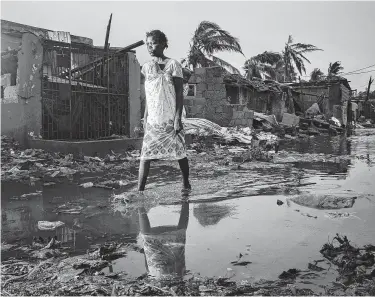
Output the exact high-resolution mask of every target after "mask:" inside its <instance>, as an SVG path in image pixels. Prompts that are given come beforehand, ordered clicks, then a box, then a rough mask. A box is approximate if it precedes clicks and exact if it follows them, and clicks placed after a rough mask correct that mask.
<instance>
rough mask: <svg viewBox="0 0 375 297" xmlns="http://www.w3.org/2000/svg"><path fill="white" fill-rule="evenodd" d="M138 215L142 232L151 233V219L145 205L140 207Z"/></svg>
mask: <svg viewBox="0 0 375 297" xmlns="http://www.w3.org/2000/svg"><path fill="white" fill-rule="evenodd" d="M138 217H139V227H140V229H141V233H143V234H150V231H151V226H150V221H149V219H148V216H147V211H146V209H145V208H144V207H140V208H138Z"/></svg>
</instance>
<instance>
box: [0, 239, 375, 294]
mask: <svg viewBox="0 0 375 297" xmlns="http://www.w3.org/2000/svg"><path fill="white" fill-rule="evenodd" d="M131 250H134V251H135V250H136V251H138V252H141V253H142V252H143V251H142V250H139V249H137V248H136V245H134V246H130V245H121V244H116V243H107V244H104V245H100V246H97V247H93V249H92V250H91V251H88V253H87V254H86V255H82V256H74V257H68V258H63V257H62V256H61V255H60V256H56V257H53V258H50V259H47V260H42V261H40V262H38V263H31V262H30V263H29V262H25V261H17V260H8V261H3V262H2V267H1V270H2V275H1V277H2V293H4V294H7V295H10V294H17V295H69V296H73V295H105V296H110V295H112V296H134V295H137V296H139V295H141V296H144V295H148V296H149V295H153V296H172V295H173V296H176V295H178V296H212V295H215V296H228V295H231V296H234V295H247V296H248V295H250V296H258V295H265V296H270V295H310V296H311V295H316V294H318V295H321V294H319V292H315V291H314V289H313V288H311V287H310V286H309V285H305V284H307V282H300V280H303V279H304V277H306V276H307V275H309V276H311V277H312V278H313V277H319V275H320V273H323V274H324V273H325V271H326V269H325V268H323V267H320V266H318V265H317V263H318V262H322V261H324V262H327V261H328V263H331V266H334V267H336V270H337V274H336V275H337V279H336V280H335V281H333V282H332V283H329V284H327V286H325V292H326V294H325V295H341V296H343V295H374V293H375V283H374V277H375V260H374V255H375V247H374V246H373V245H365V246H364V247H361V248H357V247H354V246H353V245H351V244H350V242H349V240H348V239H347V238H346V236H340V235H338V234H337V235H336V236H335V238H334V239H333V241H332V242H330V243H326V244H324V245H323V247H322V249H321V250H320V253H321V254H322V255H323V257H324V258H325V259H326V260H317V261H315V263H308V266H307V267H308V270H304V271H301V270H299V269H295V268H292V269H289V270H287V271H283V272H282V273H281V274H280V275H279V279H277V280H260V281H257V282H253V283H250V282H248V281H245V280H243V281H234V280H232V279H231V277H230V276H225V277H202V276H200V275H196V274H191V273H189V274H187V275H186V276H185V277H184V278H177V279H168V280H164V279H163V280H158V279H155V278H151V277H148V276H147V274H143V275H140V276H139V277H136V278H131V277H128V276H127V275H126V273H125V272H123V271H118V272H111V270H110V269H109V270H107V269H108V268H107V267H109V266H110V265H111V261H112V260H115V259H118V258H120V257H123V256H125V255H126V253H127V252H128V251H131ZM240 256H241V255H240ZM240 256H239V258H240ZM232 264H233V265H239V266H244V267H245V266H247V265H248V264H250V262H248V261H239V259H237V261H233V263H232ZM324 265H325V264H324ZM333 270H334V271H336V270H335V269H333Z"/></svg>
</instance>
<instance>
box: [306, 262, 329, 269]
mask: <svg viewBox="0 0 375 297" xmlns="http://www.w3.org/2000/svg"><path fill="white" fill-rule="evenodd" d="M307 268H308V269H310V270H313V271H323V270H325V269H324V268H322V267H319V266H318V265H316V264H311V263H309V264H308V265H307Z"/></svg>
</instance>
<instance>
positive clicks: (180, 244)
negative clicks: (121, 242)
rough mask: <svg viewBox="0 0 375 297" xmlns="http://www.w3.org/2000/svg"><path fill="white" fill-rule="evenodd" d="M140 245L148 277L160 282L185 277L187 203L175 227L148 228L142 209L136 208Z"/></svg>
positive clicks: (182, 207) (145, 215) (183, 203)
mask: <svg viewBox="0 0 375 297" xmlns="http://www.w3.org/2000/svg"><path fill="white" fill-rule="evenodd" d="M138 216H139V222H140V229H141V232H140V235H139V239H140V243H141V245H142V246H143V247H144V255H145V262H146V269H147V273H148V275H149V276H150V277H153V278H155V279H157V280H160V281H168V280H174V279H181V278H182V277H183V276H184V274H185V270H186V267H185V244H186V230H187V226H188V222H189V203H188V202H182V205H181V212H180V219H179V221H178V225H177V226H157V227H151V225H150V221H149V219H148V216H147V211H146V209H145V207H144V206H141V207H140V208H138Z"/></svg>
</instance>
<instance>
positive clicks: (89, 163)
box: [1, 136, 139, 188]
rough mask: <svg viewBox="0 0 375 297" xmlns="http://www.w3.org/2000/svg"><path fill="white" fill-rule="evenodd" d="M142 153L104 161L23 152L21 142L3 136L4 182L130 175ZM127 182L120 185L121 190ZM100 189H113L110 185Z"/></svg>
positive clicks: (60, 154) (109, 157)
mask: <svg viewBox="0 0 375 297" xmlns="http://www.w3.org/2000/svg"><path fill="white" fill-rule="evenodd" d="M138 156H139V151H128V152H124V153H121V154H119V153H114V152H111V153H109V154H107V155H106V156H105V157H104V158H99V157H89V156H83V155H77V156H75V155H73V154H66V155H65V154H62V153H50V152H46V151H44V150H41V149H26V150H21V149H20V148H19V145H18V143H17V142H15V141H14V140H13V139H10V138H9V137H7V136H1V180H2V181H11V180H15V181H21V182H26V183H30V182H31V183H34V182H35V181H36V180H43V181H44V182H50V181H51V179H52V178H61V177H67V178H71V177H72V176H73V175H75V174H77V173H85V172H94V173H102V172H117V173H121V172H125V171H126V172H127V174H129V172H128V171H129V170H128V169H129V167H130V166H131V165H134V164H135V162H136V161H137V158H138ZM125 183H126V181H122V182H120V181H118V182H117V184H118V185H117V186H116V185H111V186H114V187H119V186H121V185H123V184H125ZM97 186H98V187H104V188H105V187H108V188H112V187H110V186H109V185H107V184H100V185H97Z"/></svg>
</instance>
